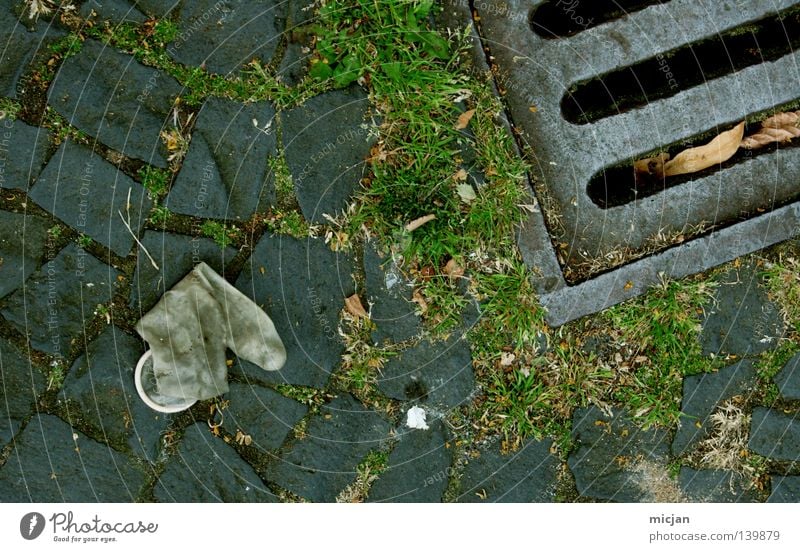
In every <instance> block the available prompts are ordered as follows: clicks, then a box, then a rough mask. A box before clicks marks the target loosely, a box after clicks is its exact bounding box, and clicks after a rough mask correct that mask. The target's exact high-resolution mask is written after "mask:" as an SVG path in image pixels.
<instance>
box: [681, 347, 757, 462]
mask: <svg viewBox="0 0 800 552" xmlns="http://www.w3.org/2000/svg"><path fill="white" fill-rule="evenodd" d="M755 383H756V371H755V369H754V368H753V365H752V363H751V362H750V361H748V360H742V361H740V362H737V363H736V364H734V365H732V366H727V367H725V368H723V369H721V370H719V371H718V372H712V373H710V374H700V375H696V376H687V377H686V378H684V380H683V403H682V405H681V413H682V414H683V417H682V418H681V425H680V427H679V428H678V431H677V432H676V433H675V439H674V440H673V442H672V452H673V453H674V454H675V456H680V455H681V454H683V453H684V452H687V451H688V450H689V449H691V448H692V447H693V446H694V445H696V444H697V443H698V442H700V441H701V440H702V439H703V438H705V436H706V435H707V434H708V432H709V430H710V428H711V427H710V422H709V417H710V416H711V414H713V413H714V410H716V408H717V405H719V404H721V403H722V402H723V401H726V400H728V399H730V398H731V397H734V396H736V395H742V394H746V393H747V392H748V391H749V390H750V389H752V388H753V387H754V386H755Z"/></svg>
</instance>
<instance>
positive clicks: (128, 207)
mask: <svg viewBox="0 0 800 552" xmlns="http://www.w3.org/2000/svg"><path fill="white" fill-rule="evenodd" d="M125 212H126V213H127V214H128V220H125V217H123V216H122V211H117V213H118V214H119V218H121V219H122V224H124V225H125V228H127V229H128V232H130V234H131V236H132V237H133V240H134V241H135V242H136V243H137V244H138V245H139V247H140V248H141V249H142V251H143V252H144V254H145V255H147V258H148V259H150V264H152V265H153V268H155V269H156V270H161V269H160V268H158V265H157V264H156V262H155V261H154V260H153V257H151V256H150V252H149V251H148V250H147V248H146V247H145V246H144V244H143V243H142V242H140V241H139V238H137V237H136V234H134V233H133V230H132V229H131V225H130V219H131V189H130V188H128V199H127V201H126V202H125Z"/></svg>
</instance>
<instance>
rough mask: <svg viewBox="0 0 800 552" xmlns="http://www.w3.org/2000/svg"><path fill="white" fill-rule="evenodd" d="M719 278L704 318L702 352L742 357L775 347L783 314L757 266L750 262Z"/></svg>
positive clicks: (782, 330) (781, 333) (779, 334)
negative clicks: (770, 297)
mask: <svg viewBox="0 0 800 552" xmlns="http://www.w3.org/2000/svg"><path fill="white" fill-rule="evenodd" d="M719 282H720V286H719V288H718V289H717V292H716V295H715V302H714V304H713V306H711V307H709V309H708V311H707V313H706V316H705V320H704V321H703V330H702V333H701V335H700V340H701V342H702V344H703V352H705V353H706V354H715V355H737V356H740V357H741V356H745V355H757V354H759V353H761V352H763V351H766V350H767V349H771V348H773V347H775V345H777V342H778V338H780V337H781V336H782V335H783V332H784V328H783V318H782V317H781V313H780V309H779V308H778V307H777V306H776V305H775V304H774V303H772V301H770V299H769V296H768V295H767V291H766V289H764V287H763V286H762V285H761V282H762V278H761V277H760V276H759V275H758V271H757V269H756V268H755V267H754V266H752V265H749V264H748V265H744V266H742V267H739V268H738V269H737V268H734V269H731V270H730V271H729V272H728V273H726V274H725V275H723V276H722V277H720V280H719Z"/></svg>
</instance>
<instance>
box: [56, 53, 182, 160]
mask: <svg viewBox="0 0 800 552" xmlns="http://www.w3.org/2000/svg"><path fill="white" fill-rule="evenodd" d="M181 89H182V88H181V86H180V85H179V84H178V83H177V81H175V80H174V79H173V78H172V77H170V76H168V75H166V74H163V73H162V72H161V71H159V70H157V69H154V68H152V67H145V66H144V65H142V64H140V63H139V62H137V61H136V60H134V59H133V57H131V56H128V55H125V54H121V53H119V52H117V51H115V50H112V49H111V48H106V47H105V46H103V44H101V43H99V42H96V41H94V40H91V39H87V40H86V41H85V42H84V43H83V47H82V48H81V51H80V52H79V53H77V54H76V55H74V56H72V57H70V58H68V59H67V60H66V61H65V62H64V64H63V65H62V66H61V69H60V70H59V71H58V73H57V74H56V77H55V79H54V81H53V84H52V85H51V87H50V92H49V96H48V103H49V104H50V105H51V106H52V107H53V108H54V109H55V110H56V111H58V112H59V113H60V114H61V115H62V116H63V117H64V118H66V119H67V121H69V122H70V123H71V124H72V125H74V126H76V127H77V128H78V129H80V130H82V131H83V132H85V133H86V134H88V135H89V136H92V137H94V138H96V139H97V140H98V141H99V142H101V143H103V144H105V145H107V146H109V147H111V148H113V149H115V150H117V151H118V152H120V153H122V154H124V155H126V156H128V157H133V158H135V159H141V160H142V161H145V162H147V163H150V164H151V165H156V166H158V167H166V166H167V160H166V148H165V147H164V145H163V144H162V142H161V140H160V138H159V134H160V132H161V129H162V127H163V126H164V125H166V124H167V122H168V121H169V115H170V112H171V110H172V105H173V102H174V100H175V98H176V97H177V96H178V95H179V94H180V93H181Z"/></svg>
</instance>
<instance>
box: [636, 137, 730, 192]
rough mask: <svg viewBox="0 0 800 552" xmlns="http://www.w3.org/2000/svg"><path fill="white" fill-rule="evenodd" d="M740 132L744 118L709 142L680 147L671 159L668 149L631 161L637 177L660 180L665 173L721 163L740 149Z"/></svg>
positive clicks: (678, 172) (675, 174)
mask: <svg viewBox="0 0 800 552" xmlns="http://www.w3.org/2000/svg"><path fill="white" fill-rule="evenodd" d="M743 136H744V122H742V123H739V124H738V125H736V126H735V127H734V128H732V129H731V130H728V131H726V132H723V133H722V134H720V135H719V136H717V137H716V138H714V139H713V140H711V141H710V142H709V143H708V144H705V145H703V146H698V147H696V148H689V149H686V150H683V151H682V152H680V153H679V154H678V155H676V156H675V158H673V159H670V155H669V154H668V153H660V154H658V155H656V156H655V157H648V158H646V159H640V160H639V161H636V162H634V164H633V170H634V173H635V175H636V179H637V181H639V180H645V181H647V180H653V179H655V180H663V179H664V177H667V176H678V175H681V174H691V173H695V172H699V171H702V170H704V169H707V168H709V167H713V166H714V165H719V164H720V163H724V162H725V161H727V160H728V159H730V158H731V157H733V154H735V153H736V151H737V150H738V149H739V145H740V144H742V137H743Z"/></svg>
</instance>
